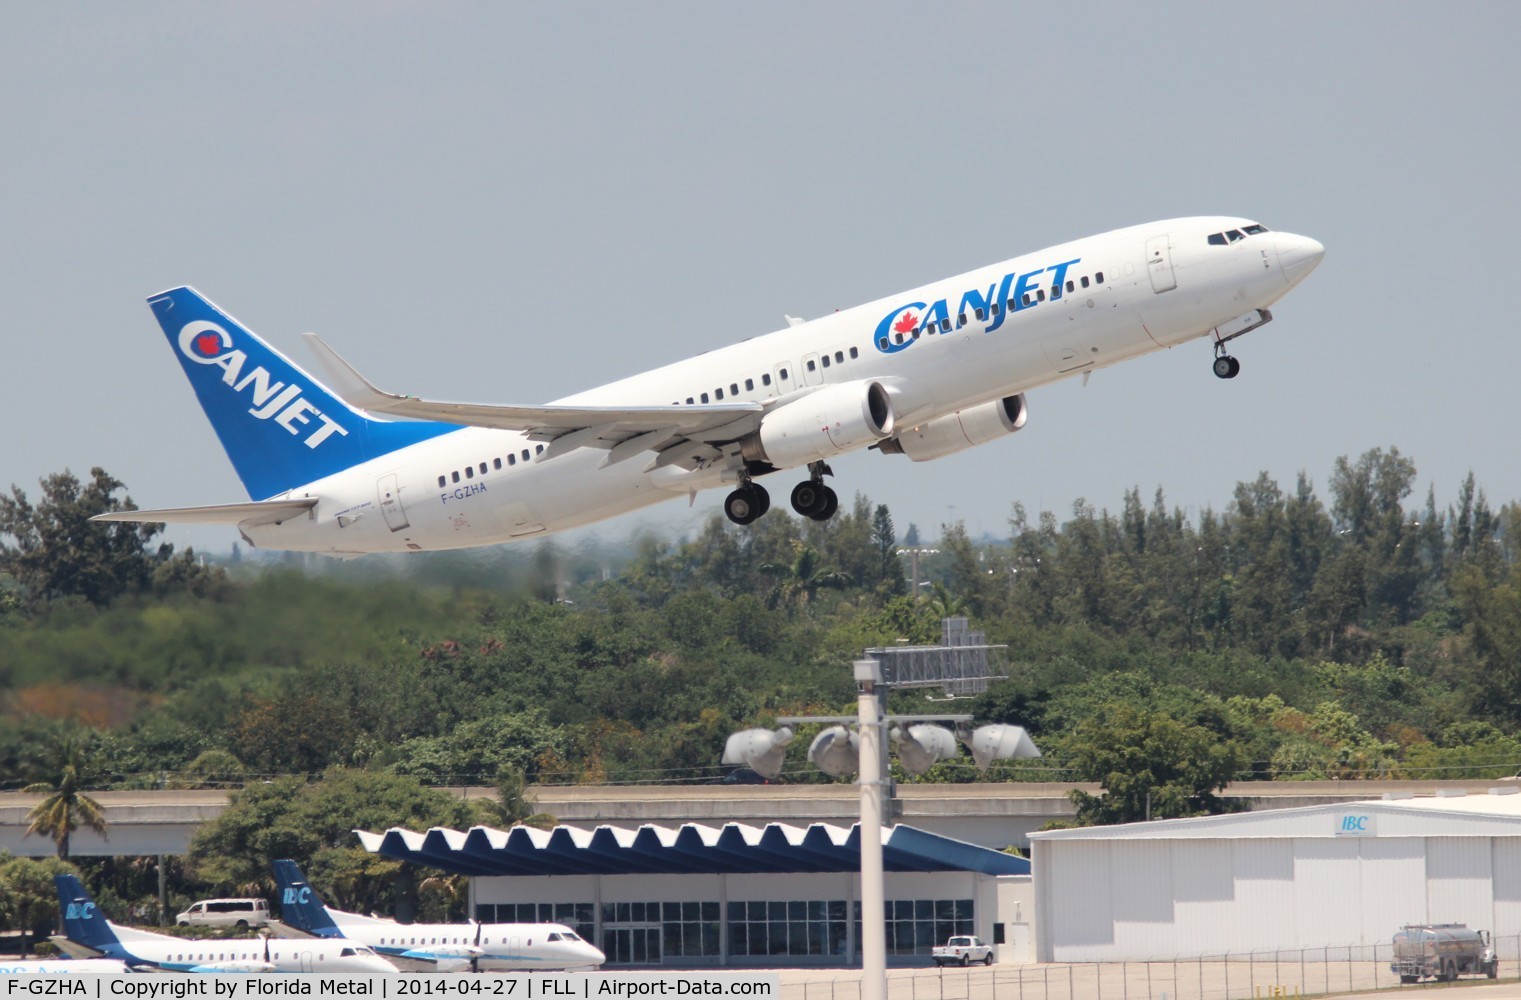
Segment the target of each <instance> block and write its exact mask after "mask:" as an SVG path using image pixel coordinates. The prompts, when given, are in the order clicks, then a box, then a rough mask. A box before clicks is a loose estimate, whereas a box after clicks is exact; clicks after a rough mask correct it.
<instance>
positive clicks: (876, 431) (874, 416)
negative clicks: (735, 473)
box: [740, 381, 897, 469]
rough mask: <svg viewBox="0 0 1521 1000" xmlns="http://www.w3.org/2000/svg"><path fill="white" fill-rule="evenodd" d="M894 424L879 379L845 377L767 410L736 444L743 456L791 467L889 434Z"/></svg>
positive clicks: (818, 459) (887, 398)
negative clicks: (836, 383)
mask: <svg viewBox="0 0 1521 1000" xmlns="http://www.w3.org/2000/svg"><path fill="white" fill-rule="evenodd" d="M896 424H897V421H896V420H895V419H894V417H893V407H892V400H891V399H890V398H889V397H888V394H887V390H886V389H885V388H883V386H882V384H881V383H879V382H870V381H861V382H845V383H842V384H840V385H829V386H824V387H823V388H821V389H817V390H815V391H813V392H810V393H809V394H808V395H806V396H802V397H800V398H798V399H794V400H792V401H791V402H790V403H784V404H782V405H781V406H779V407H777V408H776V409H774V410H772V411H771V412H770V413H767V414H766V416H765V418H764V419H762V420H761V425H760V429H759V430H758V431H756V432H755V433H753V434H750V435H748V436H747V437H745V438H744V439H743V440H742V441H741V442H740V448H741V452H742V454H743V455H744V457H745V459H746V460H747V461H751V462H765V463H767V464H769V465H774V466H776V467H777V468H779V469H788V468H795V467H797V466H800V465H807V464H808V463H809V462H821V461H823V460H824V459H826V458H829V457H831V456H833V455H839V454H842V453H844V452H847V451H855V450H856V449H857V448H864V447H866V446H867V445H869V444H873V443H875V442H877V441H880V440H882V439H883V438H890V437H892V434H893V430H894V428H895V426H896Z"/></svg>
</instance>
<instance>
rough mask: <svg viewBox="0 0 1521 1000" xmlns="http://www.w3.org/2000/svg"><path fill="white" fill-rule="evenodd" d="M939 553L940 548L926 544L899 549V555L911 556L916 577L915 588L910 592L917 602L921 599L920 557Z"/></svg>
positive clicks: (912, 569) (910, 563) (912, 570)
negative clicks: (933, 547)
mask: <svg viewBox="0 0 1521 1000" xmlns="http://www.w3.org/2000/svg"><path fill="white" fill-rule="evenodd" d="M939 554H940V550H939V549H932V548H929V547H928V546H924V545H910V546H907V547H905V548H901V549H899V550H898V555H900V556H908V557H909V559H908V564H909V567H910V570H911V572H912V574H913V578H914V582H913V589H912V590H910V591H909V593H910V594H911V595H912V596H913V600H914V601H915V603H917V602H918V600H919V557H920V556H933V555H939Z"/></svg>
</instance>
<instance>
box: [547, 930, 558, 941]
mask: <svg viewBox="0 0 1521 1000" xmlns="http://www.w3.org/2000/svg"><path fill="white" fill-rule="evenodd" d="M549 940H551V941H558V940H560V935H558V934H555V933H554V932H550V935H549Z"/></svg>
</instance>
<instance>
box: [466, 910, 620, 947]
mask: <svg viewBox="0 0 1521 1000" xmlns="http://www.w3.org/2000/svg"><path fill="white" fill-rule="evenodd" d="M596 914H597V908H596V906H595V905H593V904H592V903H477V904H476V907H475V919H476V920H478V921H480V922H481V923H483V924H564V925H565V926H567V927H569V928H570V929H571V930H573V931H575V932H576V933H577V934H579V935H581V936H582V937H584V938H585V939H586V940H588V941H592V940H595V939H596V936H597V928H596V924H595V922H594V919H593V918H595V917H596Z"/></svg>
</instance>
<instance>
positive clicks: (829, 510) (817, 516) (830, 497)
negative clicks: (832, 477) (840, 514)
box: [808, 486, 840, 521]
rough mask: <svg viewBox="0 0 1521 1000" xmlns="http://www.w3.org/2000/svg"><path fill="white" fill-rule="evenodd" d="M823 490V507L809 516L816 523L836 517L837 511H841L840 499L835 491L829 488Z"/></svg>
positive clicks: (825, 487)
mask: <svg viewBox="0 0 1521 1000" xmlns="http://www.w3.org/2000/svg"><path fill="white" fill-rule="evenodd" d="M822 489H823V492H824V503H823V506H821V507H820V508H819V509H818V510H816V511H814V512H813V513H811V514H809V515H808V516H809V517H811V518H813V519H814V520H815V521H827V520H829V519H830V518H831V517H834V512H835V511H837V510H839V509H840V498H839V496H838V494H836V493H835V491H834V490H832V489H830V488H829V487H828V486H824V487H822Z"/></svg>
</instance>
